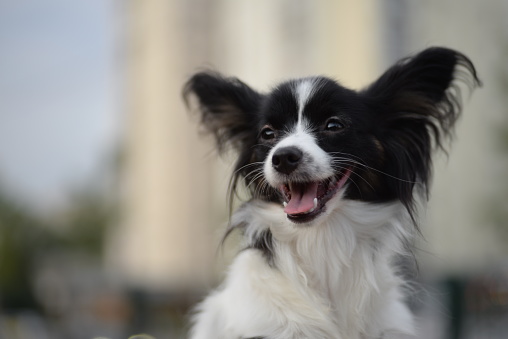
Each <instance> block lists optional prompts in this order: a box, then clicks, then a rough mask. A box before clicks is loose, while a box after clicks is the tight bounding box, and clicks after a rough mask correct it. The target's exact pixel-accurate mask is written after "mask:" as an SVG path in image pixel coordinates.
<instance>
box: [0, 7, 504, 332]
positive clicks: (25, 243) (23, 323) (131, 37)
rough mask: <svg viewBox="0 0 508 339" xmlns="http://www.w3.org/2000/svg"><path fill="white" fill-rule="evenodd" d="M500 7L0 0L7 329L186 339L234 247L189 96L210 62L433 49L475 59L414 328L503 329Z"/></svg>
mask: <svg viewBox="0 0 508 339" xmlns="http://www.w3.org/2000/svg"><path fill="white" fill-rule="evenodd" d="M507 17H508V0H486V1H481V2H480V1H475V0H428V1H420V2H416V1H404V0H384V1H374V0H362V1H346V0H341V1H339V0H336V1H332V0H328V1H327V0H318V1H312V0H277V1H273V0H258V1H248V0H245V1H244V0H236V1H233V0H173V1H162V0H128V1H122V0H88V1H76V0H75V1H69V0H22V1H12V0H0V339H33V338H37V339H81V338H83V339H85V338H86V339H88V338H95V337H105V338H109V339H117V338H118V339H120V338H127V337H129V336H131V335H134V334H138V333H146V334H150V335H151V336H154V337H156V338H157V339H162V338H182V337H184V333H185V326H186V323H187V316H188V314H189V310H190V308H191V307H192V305H193V304H194V303H195V302H196V301H197V300H199V299H200V298H201V297H202V296H203V295H204V293H206V291H207V290H208V289H209V288H212V287H214V286H216V285H217V283H218V282H219V281H220V279H221V277H222V273H221V272H222V270H223V268H224V265H226V264H227V263H228V262H229V260H230V258H231V256H232V255H233V254H234V252H235V250H236V246H235V244H236V241H235V239H232V240H229V242H228V245H227V246H226V247H225V248H224V249H223V250H217V248H218V247H217V246H218V240H219V238H220V236H221V232H222V230H223V229H224V225H225V224H226V223H227V218H228V212H227V210H226V191H227V184H228V179H229V174H230V169H231V164H230V162H228V159H227V157H226V159H223V160H220V159H218V157H217V155H216V153H215V151H214V149H213V144H212V140H211V139H208V138H206V137H205V136H203V135H200V134H201V133H200V132H199V128H198V127H197V124H196V120H197V119H196V117H194V116H192V115H189V114H188V113H187V112H186V109H185V107H184V105H183V103H182V100H181V89H182V85H183V83H184V82H185V80H186V79H187V78H188V77H189V76H190V75H191V74H192V73H193V72H195V71H197V70H200V69H203V68H208V69H209V68H211V69H215V70H218V71H220V72H222V73H224V74H227V75H235V76H237V77H239V78H241V79H242V80H244V81H245V82H247V83H248V84H250V85H251V86H253V87H254V88H257V89H258V90H260V91H267V90H269V89H270V87H271V86H273V85H275V84H276V83H277V82H279V81H281V80H284V79H287V78H291V77H298V76H307V75H316V74H323V75H328V76H331V77H334V78H336V79H339V80H340V81H341V82H342V84H344V85H346V86H350V87H352V88H362V87H363V86H366V85H367V84H369V82H371V81H373V80H374V79H375V78H376V77H377V76H379V75H380V74H381V73H382V71H383V70H384V69H386V68H387V67H388V66H389V65H391V64H392V63H393V62H395V61H396V60H398V59H399V58H401V57H403V56H406V55H408V54H412V53H415V52H417V51H419V50H421V49H423V48H425V47H429V46H434V45H441V46H447V47H450V48H454V49H457V50H459V51H461V52H463V53H465V54H466V55H467V56H469V57H470V58H471V60H473V62H474V63H475V65H476V67H477V70H478V73H479V76H480V78H481V80H482V81H483V83H484V86H483V88H481V89H479V90H477V91H475V92H474V93H473V94H472V95H471V96H470V95H469V93H467V92H465V93H464V95H463V99H464V100H465V110H464V115H463V117H462V119H461V120H460V122H459V124H458V126H457V133H456V134H457V137H456V139H455V142H454V144H453V147H452V149H451V152H450V156H449V157H448V158H447V157H445V156H440V157H438V159H437V161H436V163H435V168H436V172H435V180H434V186H433V190H432V198H431V202H430V203H429V210H428V212H427V214H426V215H425V216H424V218H423V219H424V220H423V226H422V229H423V233H424V236H423V237H422V239H421V240H420V241H419V244H418V245H417V249H416V250H415V255H416V256H417V258H418V262H419V267H418V270H417V271H416V272H415V273H413V274H412V276H413V279H414V280H415V286H416V287H415V292H414V295H413V296H412V298H411V299H410V302H411V305H412V307H413V309H414V311H415V312H416V313H417V315H418V316H419V320H418V324H419V327H420V333H421V335H420V338H422V339H423V338H427V339H428V338H430V339H441V338H443V339H444V338H474V339H477V338H506V336H507V333H508V95H507V94H508V20H506V18H507Z"/></svg>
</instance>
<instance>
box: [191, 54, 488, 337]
mask: <svg viewBox="0 0 508 339" xmlns="http://www.w3.org/2000/svg"><path fill="white" fill-rule="evenodd" d="M460 82H463V83H464V82H465V83H466V84H467V85H468V86H469V87H470V89H472V88H474V87H476V86H479V85H480V80H479V79H478V77H477V72H476V70H475V67H474V65H473V63H472V62H471V60H470V59H469V58H468V57H466V56H465V55H464V54H462V53H460V52H457V51H454V50H451V49H448V48H442V47H432V48H428V49H425V50H423V51H422V52H420V53H418V54H416V55H413V56H411V57H407V58H405V59H402V60H400V61H399V62H397V63H396V64H394V65H393V66H392V67H390V68H389V69H388V70H387V71H386V72H385V73H384V74H382V75H381V76H380V77H379V78H378V79H377V80H376V81H374V82H373V83H372V84H371V85H369V86H368V87H366V88H365V89H363V90H359V91H354V90H351V89H348V88H345V87H343V86H341V85H340V84H339V83H338V82H336V81H334V80H332V79H330V78H327V77H324V76H315V77H306V78H300V79H295V80H290V81H286V82H283V83H281V84H279V85H278V86H276V87H274V88H273V90H271V91H270V92H269V93H260V92H258V91H256V90H254V89H252V88H251V87H249V86H248V85H246V84H245V83H243V82H242V81H240V80H238V79H237V78H233V77H225V76H222V75H221V74H219V73H216V72H212V71H205V72H199V73H197V74H195V75H193V76H192V77H191V78H190V80H188V82H187V83H186V85H185V87H184V97H185V100H186V102H187V104H188V105H189V98H190V97H196V98H197V102H198V109H197V110H198V112H199V115H200V118H201V125H202V126H204V128H205V130H206V131H208V132H209V133H211V134H213V135H214V136H215V140H216V142H217V147H218V149H219V150H220V151H228V150H233V151H234V152H236V154H237V155H238V157H237V160H236V164H235V167H234V173H233V175H232V179H231V195H234V194H235V193H234V192H235V191H236V190H237V189H238V188H239V187H240V184H243V185H244V186H243V187H245V188H246V189H247V191H248V193H249V197H250V199H249V200H248V201H247V202H245V203H244V204H243V205H241V206H240V207H239V208H238V209H237V210H236V211H235V212H234V213H233V214H232V216H231V218H230V226H229V227H228V230H227V232H226V234H229V233H230V232H231V231H232V230H234V229H240V230H241V231H242V233H243V239H244V242H245V243H244V247H243V250H241V251H240V252H239V254H238V255H237V256H236V258H235V260H234V261H233V263H232V264H231V267H230V268H229V271H228V273H227V276H226V278H225V281H224V282H223V284H222V285H221V287H219V288H218V289H217V290H215V291H214V292H212V293H211V294H210V295H209V296H208V297H207V298H206V299H205V300H204V301H203V302H201V303H200V304H199V306H197V308H196V313H195V315H194V316H193V326H192V329H191V331H190V338H192V339H204V338H206V339H213V338H221V339H240V338H241V339H245V338H250V339H252V338H265V339H288V338H312V339H317V338H341V339H345V338H347V339H380V338H394V337H399V336H402V337H406V336H409V337H411V336H413V335H414V334H415V321H414V319H413V315H412V313H411V311H410V310H409V307H408V306H407V305H406V300H405V298H406V290H407V289H406V284H405V279H404V278H403V275H402V274H401V270H400V268H399V267H398V266H397V263H398V262H399V260H398V259H400V257H401V256H406V255H408V250H407V248H408V246H410V244H411V241H412V239H413V238H414V236H415V235H417V234H418V233H419V228H418V211H419V210H421V209H422V208H423V206H424V204H425V202H426V201H427V199H428V193H429V185H430V179H431V174H432V154H433V153H434V150H436V149H442V150H444V151H445V152H446V146H447V144H448V141H449V140H450V139H451V137H453V130H454V125H455V123H456V121H457V119H458V118H459V116H460V115H461V109H462V103H461V97H460V88H459V86H458V84H459V83H460ZM230 198H231V197H230Z"/></svg>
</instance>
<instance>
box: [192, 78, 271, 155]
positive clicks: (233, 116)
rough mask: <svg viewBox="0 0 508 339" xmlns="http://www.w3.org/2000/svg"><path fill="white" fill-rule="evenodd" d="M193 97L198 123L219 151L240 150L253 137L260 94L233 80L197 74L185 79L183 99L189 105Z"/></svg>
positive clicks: (235, 79)
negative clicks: (196, 100) (228, 147)
mask: <svg viewBox="0 0 508 339" xmlns="http://www.w3.org/2000/svg"><path fill="white" fill-rule="evenodd" d="M191 94H194V95H195V96H196V97H197V99H198V102H199V113H200V115H201V124H202V125H203V127H204V128H205V129H206V131H208V132H210V133H212V134H213V135H214V136H215V140H216V142H217V147H218V149H219V151H223V150H224V149H225V148H226V146H228V145H230V146H233V148H235V149H236V150H237V151H240V150H241V149H242V148H243V147H244V146H246V145H247V144H249V143H250V142H251V141H252V138H253V137H255V134H253V128H252V127H253V125H252V123H253V121H255V114H256V112H257V110H258V107H259V105H260V102H261V98H262V95H261V94H259V93H258V92H256V91H254V90H253V89H251V88H250V87H249V86H247V85H246V84H244V83H243V82H241V81H240V80H238V79H237V78H226V77H223V76H222V75H220V74H218V73H213V72H201V73H197V74H195V75H194V76H193V77H191V78H190V79H189V81H188V82H187V84H186V85H185V87H184V91H183V96H184V99H185V101H186V103H187V106H189V97H190V95H191Z"/></svg>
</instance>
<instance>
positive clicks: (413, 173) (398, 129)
mask: <svg viewBox="0 0 508 339" xmlns="http://www.w3.org/2000/svg"><path fill="white" fill-rule="evenodd" d="M456 79H457V80H461V81H463V82H465V83H466V85H468V86H469V87H470V88H471V89H472V88H474V87H476V86H477V85H480V81H479V80H478V77H477V74H476V70H475V68H474V66H473V63H472V62H471V61H470V60H469V59H468V58H467V57H466V56H465V55H463V54H461V53H459V52H456V51H454V50H451V49H447V48H440V47H433V48H429V49H426V50H424V51H422V52H421V53H419V54H417V55H416V56H414V57H410V58H407V59H403V60H401V61H400V62H398V63H397V64H395V65H394V66H392V67H391V68H389V69H388V70H387V71H386V72H385V73H384V74H383V75H381V77H380V78H379V79H378V80H377V81H375V82H374V83H373V84H372V85H370V86H369V87H368V88H366V89H365V90H363V91H362V92H361V94H362V95H364V96H365V98H366V99H367V100H366V102H367V103H368V105H369V106H370V110H371V111H372V112H374V114H375V115H376V116H377V119H376V121H377V122H378V124H377V128H376V131H375V132H374V133H375V134H376V138H377V139H378V140H379V141H380V143H381V145H382V148H383V153H384V157H385V168H384V170H386V171H387V172H388V173H389V174H390V175H391V176H393V177H394V178H398V179H393V180H390V179H388V180H389V181H391V187H392V188H393V190H394V193H395V194H396V195H397V196H398V197H399V199H400V200H401V201H402V202H403V203H404V204H405V205H406V207H408V208H409V209H411V207H412V204H413V186H414V184H415V182H416V181H418V182H420V183H421V184H422V185H423V188H424V189H425V193H427V194H428V181H429V180H430V176H431V165H432V164H431V153H432V149H433V148H434V146H437V147H438V148H441V149H444V146H443V137H445V138H449V137H451V136H452V135H453V127H454V125H455V122H456V121H457V119H458V117H459V116H460V113H461V96H460V89H459V87H458V86H457V83H456V82H455V81H454V80H456Z"/></svg>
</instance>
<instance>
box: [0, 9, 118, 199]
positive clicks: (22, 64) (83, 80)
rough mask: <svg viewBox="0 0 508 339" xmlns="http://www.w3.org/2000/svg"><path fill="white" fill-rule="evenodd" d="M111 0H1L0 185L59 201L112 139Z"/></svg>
mask: <svg viewBox="0 0 508 339" xmlns="http://www.w3.org/2000/svg"><path fill="white" fill-rule="evenodd" d="M117 7H118V2H116V1H114V0H87V1H78V0H74V1H71V0H23V1H15V0H2V1H0V189H3V190H7V191H8V192H10V193H11V194H14V195H16V196H17V198H18V199H20V200H21V201H22V202H24V203H26V204H27V205H28V206H31V207H36V208H46V207H50V206H52V205H58V204H60V203H61V202H62V201H63V200H65V196H66V194H67V192H68V191H69V189H71V188H72V187H73V186H76V185H79V184H80V183H81V182H83V181H86V180H90V179H91V178H93V175H94V173H95V172H96V171H97V170H98V168H99V167H100V166H101V162H104V161H105V158H106V157H107V156H108V155H109V154H111V152H112V150H113V149H114V147H115V144H116V143H117V141H118V135H119V125H120V119H121V117H120V115H119V109H118V107H119V105H118V99H119V95H118V94H119V80H118V78H119V77H118V74H120V62H119V60H120V58H119V53H118V52H119V44H118V23H119V20H118V19H117V17H118V8H117Z"/></svg>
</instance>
